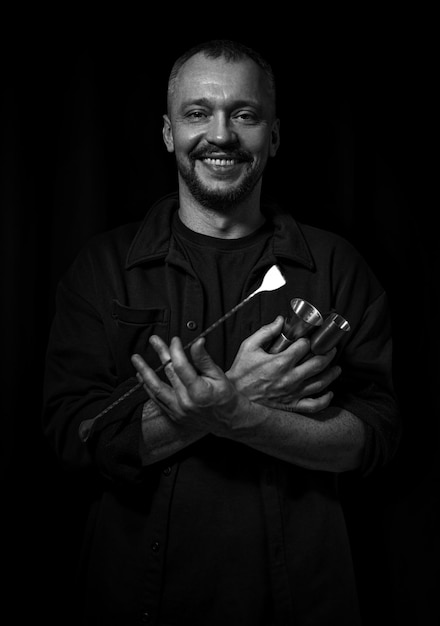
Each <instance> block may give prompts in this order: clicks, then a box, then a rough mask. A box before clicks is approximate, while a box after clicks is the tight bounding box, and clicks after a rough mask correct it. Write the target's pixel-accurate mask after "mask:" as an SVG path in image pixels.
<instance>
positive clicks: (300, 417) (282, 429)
mask: <svg viewBox="0 0 440 626" xmlns="http://www.w3.org/2000/svg"><path fill="white" fill-rule="evenodd" d="M282 325H283V318H281V317H278V318H277V319H276V320H275V321H274V322H272V323H271V324H268V325H266V326H263V327H262V328H261V329H260V330H258V331H257V332H256V333H254V335H252V336H251V337H249V338H248V339H246V340H245V341H244V342H243V343H242V344H241V347H240V349H239V351H238V353H237V356H236V358H235V360H234V363H233V364H232V367H231V369H230V370H229V371H228V372H223V370H222V369H221V368H220V367H218V366H217V365H216V364H215V363H214V361H213V360H212V359H211V357H210V356H209V354H208V353H207V351H206V350H205V348H204V340H203V339H201V340H199V341H197V342H196V343H195V344H194V345H193V346H192V348H191V357H192V362H193V364H191V363H190V361H189V360H188V358H187V356H186V354H185V352H184V350H183V348H182V344H181V342H180V340H179V339H178V338H173V339H172V341H171V343H170V346H167V345H166V344H165V343H164V342H163V341H162V340H161V339H160V338H159V337H156V336H153V337H152V338H151V344H152V346H153V348H154V349H155V350H156V352H157V354H158V355H159V357H160V359H161V362H162V363H167V362H168V361H170V363H169V364H167V365H166V366H165V373H166V376H167V378H168V381H169V384H167V383H165V382H163V381H161V380H160V379H159V378H158V376H157V375H156V374H155V373H154V371H153V370H152V369H151V368H150V367H149V366H148V365H147V363H146V362H145V361H144V360H143V359H142V357H140V356H139V355H133V357H132V363H133V365H134V367H135V368H136V370H137V377H138V380H139V381H140V382H142V383H143V385H144V387H145V389H146V391H147V393H148V395H149V396H150V400H149V401H147V402H146V403H145V405H144V408H143V415H142V434H143V450H142V457H143V463H144V464H145V465H149V464H151V463H154V462H156V461H159V460H161V459H164V458H167V457H169V456H171V455H172V454H174V453H175V452H178V451H179V450H181V449H182V448H184V447H186V446H188V445H190V444H191V443H194V442H195V441H197V440H198V439H200V438H202V437H204V436H205V435H206V434H208V433H212V434H214V435H216V436H219V437H226V438H229V439H232V440H234V441H238V442H241V443H243V444H245V445H248V446H250V447H252V448H255V449H257V450H260V451H261V452H264V453H266V454H268V455H270V456H273V457H276V458H278V459H282V460H284V461H287V462H290V463H294V464H296V465H300V466H302V467H305V468H309V469H317V470H327V471H334V472H341V471H346V470H350V469H354V468H356V467H358V466H359V464H360V460H361V456H362V450H363V446H364V441H365V432H364V426H363V424H362V422H361V420H360V419H358V418H357V417H356V416H355V415H353V414H352V413H350V412H348V411H345V410H343V409H340V408H338V407H334V406H331V405H330V403H331V400H332V397H333V394H332V392H331V391H329V390H328V387H329V385H330V384H331V383H332V382H333V381H334V380H335V379H336V378H337V377H338V376H339V374H340V368H339V367H337V366H331V365H330V363H331V361H332V359H333V357H334V355H335V349H334V350H332V351H330V352H329V353H328V354H326V355H323V356H312V357H311V358H309V359H308V360H306V361H303V362H302V359H303V357H304V356H305V355H306V354H307V352H308V350H309V342H308V341H307V340H305V339H299V340H298V341H296V342H295V343H294V344H292V345H291V346H290V347H289V348H288V349H287V350H285V351H284V352H281V353H279V354H276V355H271V354H268V353H267V352H266V351H265V350H264V349H263V346H264V345H266V344H267V342H268V341H270V340H271V339H273V338H275V337H276V336H277V335H278V334H279V333H280V331H281V329H282Z"/></svg>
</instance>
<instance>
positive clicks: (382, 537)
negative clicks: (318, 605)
mask: <svg viewBox="0 0 440 626" xmlns="http://www.w3.org/2000/svg"><path fill="white" fill-rule="evenodd" d="M245 9H247V10H250V8H249V7H230V6H225V7H220V8H219V9H218V11H219V13H221V14H222V15H221V16H222V18H223V23H222V25H219V23H218V19H217V18H215V17H213V16H214V15H215V12H216V10H217V9H215V8H214V7H209V13H207V14H206V16H201V15H200V14H199V11H201V10H206V11H208V8H207V7H200V6H197V7H196V6H191V7H184V10H183V11H182V13H183V15H182V16H176V15H175V13H173V9H172V8H171V7H163V8H162V7H160V8H159V10H161V11H163V13H161V14H158V15H156V16H155V17H149V16H148V15H147V16H146V15H145V14H142V13H139V14H137V13H136V12H135V11H134V10H133V13H132V14H129V11H128V10H127V11H125V13H124V14H123V15H120V14H118V13H117V12H116V11H115V12H114V13H113V14H112V15H110V16H109V14H108V12H106V13H105V15H104V14H98V13H97V12H95V14H94V15H93V16H92V15H90V13H89V11H86V10H84V13H82V14H79V13H80V10H79V9H78V8H77V9H76V13H75V12H74V11H73V9H72V12H71V13H70V12H69V10H68V9H65V11H64V12H63V13H62V14H61V13H60V12H49V11H47V13H46V14H44V15H42V14H41V13H35V14H34V15H29V14H28V13H27V14H26V16H22V15H14V16H11V17H9V16H8V17H7V18H5V20H4V21H3V25H2V28H3V31H4V32H3V38H2V43H3V52H2V65H3V67H2V111H1V158H2V161H1V217H2V228H1V253H2V264H1V267H2V307H1V308H2V364H3V368H2V369H3V374H2V382H3V390H2V394H1V397H2V412H1V424H2V427H1V428H2V437H1V441H2V461H3V466H2V479H3V483H4V486H3V487H2V496H1V497H2V500H3V502H4V506H3V507H2V509H3V514H2V518H3V521H4V522H5V526H4V532H3V543H4V551H3V552H4V555H5V558H4V559H3V560H2V562H3V569H4V570H5V572H6V579H7V585H6V588H5V587H4V588H3V591H4V592H5V601H6V606H10V607H11V610H12V613H13V615H14V616H15V617H14V620H13V621H11V623H21V621H23V622H25V621H26V622H27V621H28V620H29V619H33V618H35V617H38V618H42V619H43V620H45V623H46V624H49V623H52V620H53V623H57V624H67V623H68V615H69V614H70V613H71V612H72V611H71V608H72V606H73V605H74V604H75V596H74V591H73V587H72V581H73V575H74V568H75V563H76V558H77V555H78V551H79V547H80V541H81V532H82V528H83V524H84V516H85V510H86V505H87V500H88V494H87V487H86V486H84V485H81V489H80V488H79V484H78V483H77V482H76V481H75V478H74V477H73V476H70V475H68V474H66V473H65V472H64V471H63V470H62V469H61V467H60V466H59V464H58V462H57V460H56V459H55V458H54V455H53V453H52V451H51V450H50V449H49V447H48V445H47V443H46V442H45V441H44V439H43V436H42V432H41V424H40V412H41V384H42V378H43V368H44V352H45V346H46V342H47V336H48V332H49V327H50V322H51V319H52V316H53V312H54V292H55V287H56V284H57V281H58V280H59V278H60V276H61V275H62V274H63V273H64V271H65V270H66V268H67V267H68V265H69V264H70V262H71V261H72V260H73V258H74V256H75V255H76V253H77V252H78V250H79V248H80V247H81V246H82V245H83V244H84V243H85V241H87V239H88V238H89V237H90V236H91V235H93V234H95V233H96V232H100V231H103V230H106V229H108V228H111V227H113V226H116V225H118V224H121V223H125V222H126V221H131V220H137V219H140V218H142V216H143V214H144V212H145V210H146V208H147V207H148V205H149V203H151V202H152V201H154V200H155V199H156V198H157V197H159V196H160V195H163V194H165V193H167V192H168V191H171V190H173V189H174V187H175V180H176V176H175V168H174V162H173V158H172V156H170V155H169V154H168V153H167V152H166V150H165V147H164V145H163V142H162V136H161V126H162V119H161V116H162V114H163V113H164V112H165V92H166V82H167V78H168V72H169V70H170V67H171V64H172V62H173V61H174V59H175V57H176V56H177V55H178V54H179V53H180V52H182V51H183V50H184V49H186V48H187V47H189V46H190V45H192V44H194V43H196V42H198V41H203V40H206V39H210V38H214V37H228V38H237V39H239V40H241V41H243V42H244V43H247V44H249V45H251V46H254V47H256V48H257V49H259V50H260V51H261V52H262V53H263V54H264V55H266V56H267V57H268V59H269V60H270V61H271V63H272V65H273V68H274V70H275V73H276V75H277V79H278V100H279V115H280V118H281V147H280V151H279V154H278V156H277V158H276V159H275V160H274V161H273V162H271V164H270V166H269V169H268V171H267V174H266V177H265V182H264V190H265V191H266V192H267V193H270V195H272V196H274V197H276V198H277V199H279V200H280V201H282V202H285V203H287V204H288V206H290V207H291V210H292V212H293V214H294V215H295V216H296V217H297V218H298V219H299V220H302V221H305V222H309V223H312V224H315V225H318V226H322V227H324V228H328V229H330V230H333V231H336V232H339V233H341V234H343V235H344V236H347V238H349V239H350V240H351V241H352V242H353V243H354V244H355V245H356V246H357V247H358V248H359V249H360V250H361V252H362V253H363V254H364V256H365V257H366V258H367V260H368V262H369V263H370V265H371V267H372V268H373V270H374V271H375V273H376V274H377V276H378V277H379V279H380V281H381V282H382V284H383V285H384V287H385V288H386V290H387V292H388V294H389V299H390V304H391V309H392V315H393V326H394V338H395V339H394V341H395V349H394V352H395V381H396V389H397V392H398V395H399V401H400V404H401V409H402V419H403V425H404V436H403V440H402V444H401V446H400V449H399V452H398V454H397V456H396V457H395V459H394V460H393V462H392V463H391V464H390V465H389V466H388V467H387V468H385V469H384V470H382V471H379V472H377V473H376V474H375V475H373V476H371V477H369V478H366V479H364V480H361V481H360V480H359V479H357V478H354V477H346V481H345V483H343V484H344V489H343V497H344V502H345V506H346V510H347V519H348V523H349V530H350V534H351V537H352V541H353V552H354V558H355V567H356V572H357V576H358V582H359V591H360V598H361V604H362V611H363V615H364V621H365V624H366V625H370V624H371V625H373V624H374V625H375V626H377V625H378V624H402V623H405V624H406V623H409V624H413V625H415V624H422V625H423V626H427V625H430V624H434V623H437V621H436V620H438V619H439V609H438V603H437V600H436V598H437V596H438V590H439V566H438V557H439V539H438V527H439V513H438V487H439V484H438V477H437V473H438V452H439V446H438V417H439V400H438V389H437V386H436V385H437V384H438V382H439V366H438V359H437V354H438V348H439V339H438V333H437V329H438V321H437V320H438V315H439V310H440V306H439V289H438V269H439V251H438V242H437V239H438V238H437V222H436V213H437V212H438V195H437V192H436V189H434V182H433V181H434V176H436V174H437V171H436V169H435V163H436V158H435V157H434V154H435V153H436V148H437V145H438V142H437V135H436V133H435V122H436V120H435V117H436V110H437V107H436V102H435V100H434V98H435V91H434V86H435V82H436V80H437V77H436V72H435V69H434V68H435V63H434V60H433V56H432V55H433V48H434V46H433V43H432V40H431V36H430V21H431V19H432V17H431V16H429V15H423V14H422V13H421V12H420V14H418V15H417V16H411V15H406V16H404V17H402V14H400V15H399V17H397V16H396V15H394V14H393V13H392V11H390V12H389V14H388V15H386V16H385V15H384V13H383V12H381V13H379V14H374V13H373V12H371V9H370V13H369V14H367V13H365V14H363V13H362V12H361V11H359V14H358V15H353V14H343V13H342V12H341V15H335V14H333V15H331V16H329V17H328V19H327V17H326V16H323V15H320V16H319V17H320V20H319V21H318V19H317V14H316V13H314V11H313V10H312V11H311V12H310V15H307V16H306V15H299V14H298V12H296V13H294V14H293V16H292V15H290V16H288V15H287V14H286V15H283V14H280V12H279V11H275V9H274V8H272V7H265V11H264V13H266V12H267V15H266V14H264V15H260V14H258V15H256V14H254V13H252V14H251V15H249V16H246V15H245V16H244V17H243V15H242V14H240V15H241V17H242V23H241V24H239V23H237V22H238V20H237V15H236V13H240V11H244V10H245ZM194 11H197V13H198V20H199V21H198V22H197V25H196V24H195V23H194V21H193V19H194V15H193V12H194ZM253 11H254V12H255V9H253ZM24 17H25V18H26V19H24ZM201 18H203V19H201ZM188 24H191V26H188ZM353 297H356V294H353ZM436 592H437V593H436ZM317 601H318V599H317Z"/></svg>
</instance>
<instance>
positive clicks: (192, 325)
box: [186, 320, 197, 330]
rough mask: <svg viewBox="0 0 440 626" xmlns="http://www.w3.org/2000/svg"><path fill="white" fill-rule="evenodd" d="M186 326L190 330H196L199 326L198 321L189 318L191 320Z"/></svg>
mask: <svg viewBox="0 0 440 626" xmlns="http://www.w3.org/2000/svg"><path fill="white" fill-rule="evenodd" d="M186 327H187V329H188V330H195V329H196V328H197V322H195V321H194V320H189V322H187V323H186Z"/></svg>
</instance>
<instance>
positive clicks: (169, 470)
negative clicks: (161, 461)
mask: <svg viewBox="0 0 440 626" xmlns="http://www.w3.org/2000/svg"><path fill="white" fill-rule="evenodd" d="M163 473H164V474H165V476H169V475H170V474H171V467H166V468H165V469H164V470H163Z"/></svg>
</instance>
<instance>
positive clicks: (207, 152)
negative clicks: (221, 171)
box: [189, 147, 252, 162]
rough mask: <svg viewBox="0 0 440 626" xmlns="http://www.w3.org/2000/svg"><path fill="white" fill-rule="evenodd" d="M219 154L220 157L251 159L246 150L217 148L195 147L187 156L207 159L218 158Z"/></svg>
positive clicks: (240, 159) (239, 159)
mask: <svg viewBox="0 0 440 626" xmlns="http://www.w3.org/2000/svg"><path fill="white" fill-rule="evenodd" d="M219 154H221V158H222V159H234V160H235V161H245V162H250V161H252V155H251V154H249V152H247V151H246V150H240V149H235V150H219V149H218V148H209V147H206V148H195V149H194V150H193V151H192V152H190V154H189V158H190V159H193V160H196V159H207V158H210V157H212V158H220V157H219Z"/></svg>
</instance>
